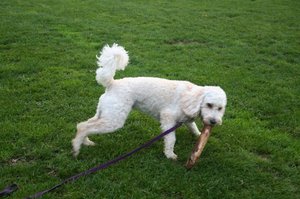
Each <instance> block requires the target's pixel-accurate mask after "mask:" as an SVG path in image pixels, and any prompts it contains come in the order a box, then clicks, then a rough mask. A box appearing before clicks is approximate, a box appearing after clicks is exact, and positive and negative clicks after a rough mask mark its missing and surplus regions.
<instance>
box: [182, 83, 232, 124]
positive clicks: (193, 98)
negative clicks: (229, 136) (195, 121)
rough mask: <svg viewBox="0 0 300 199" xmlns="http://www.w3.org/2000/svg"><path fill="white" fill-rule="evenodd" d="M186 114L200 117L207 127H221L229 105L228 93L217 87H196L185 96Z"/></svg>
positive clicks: (184, 106)
mask: <svg viewBox="0 0 300 199" xmlns="http://www.w3.org/2000/svg"><path fill="white" fill-rule="evenodd" d="M182 102H183V111H184V113H185V114H186V115H187V116H189V117H191V118H195V117H197V116H198V115H199V116H200V117H201V118H202V120H203V122H204V124H206V125H212V126H214V125H221V124H222V118H223V115H224V113H225V108H226V104H227V97H226V93H225V92H224V90H223V89H221V88H220V87H217V86H205V87H194V88H192V89H190V90H189V91H188V92H187V93H186V94H185V95H184V96H183V101H182Z"/></svg>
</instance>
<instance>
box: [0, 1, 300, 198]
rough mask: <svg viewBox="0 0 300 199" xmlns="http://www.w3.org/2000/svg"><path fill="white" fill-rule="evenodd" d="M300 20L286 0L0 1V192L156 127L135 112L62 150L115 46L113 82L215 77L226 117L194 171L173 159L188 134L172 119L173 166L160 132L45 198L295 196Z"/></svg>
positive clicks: (299, 193)
mask: <svg viewBox="0 0 300 199" xmlns="http://www.w3.org/2000/svg"><path fill="white" fill-rule="evenodd" d="M299 21H300V3H299V1H292V0H287V1H283V0H282V1H280V0H273V1H271V0H265V1H262V0H256V1H255V0H252V1H250V0H249V1H239V0H227V1H214V0H213V1H211V0H204V1H179V0H178V1H176V0H175V1H162V0H156V1H121V0H120V1H117V0H106V1H96V0H86V1H79V0H65V1H53V0H39V1H38V0H31V1H21V0H2V1H1V2H0V27H1V28H0V107H1V108H0V176H1V177H0V190H1V189H2V188H4V187H5V186H6V185H8V184H10V183H13V182H16V183H17V184H18V185H19V187H20V189H19V190H18V191H17V192H16V193H14V194H13V195H12V196H11V197H10V198H24V197H25V196H28V195H31V194H33V193H35V192H38V191H41V190H43V189H46V188H49V187H51V186H53V185H55V184H56V183H58V182H60V181H61V180H63V179H65V178H68V177H69V176H71V175H73V174H75V173H77V172H81V171H83V170H86V169H88V168H90V167H93V166H95V165H97V164H99V163H103V162H106V161H108V160H110V159H112V158H114V157H116V156H118V155H120V154H123V153H125V152H127V151H130V150H131V149H133V148H135V147H137V146H139V145H140V144H141V143H143V142H145V141H146V140H148V139H150V138H151V137H153V136H155V135H157V134H158V133H159V132H160V129H159V123H158V122H157V121H155V120H153V119H152V118H150V117H148V116H147V115H144V114H142V113H139V112H137V111H133V112H132V113H131V114H130V116H129V118H128V120H127V123H126V125H125V127H124V128H123V129H121V130H119V131H118V132H117V133H115V134H109V135H105V136H93V137H92V138H91V139H92V140H93V141H95V142H96V143H97V146H95V147H83V148H82V150H81V154H80V155H79V157H78V159H74V158H73V157H72V155H71V143H70V141H71V139H72V138H73V137H74V135H75V126H76V123H77V122H79V121H83V120H86V119H87V118H89V117H91V116H93V114H94V112H95V108H96V103H97V101H98V97H99V96H100V95H101V93H103V92H104V89H103V88H102V87H100V86H99V85H97V83H96V81H95V79H94V76H95V69H96V63H95V62H96V58H95V55H96V54H97V53H98V52H99V50H100V49H101V47H102V46H103V45H104V44H106V43H108V44H112V43H114V42H116V43H119V44H120V45H123V46H125V48H126V49H127V50H128V51H129V54H130V59H131V60H130V67H128V68H127V69H126V71H123V72H119V73H118V74H117V78H122V77H127V76H156V77H162V78H169V79H180V80H189V81H191V82H194V83H196V84H199V85H220V86H221V87H222V88H223V89H224V90H225V91H226V92H227V95H228V107H227V112H226V114H225V117H224V124H223V125H222V126H220V127H217V128H215V129H214V130H213V135H212V136H211V138H210V140H209V142H208V144H207V147H206V148H205V151H204V153H203V155H202V157H201V160H200V161H199V162H198V164H197V165H196V166H195V167H194V169H193V170H191V171H186V170H185V168H184V167H183V165H184V163H185V161H186V159H187V158H188V156H189V154H190V152H191V149H192V148H193V144H194V143H195V140H196V139H195V138H194V137H193V136H192V135H191V134H189V133H186V132H187V129H186V128H185V127H182V128H180V129H179V130H178V131H177V137H178V141H177V144H176V153H177V154H178V155H179V160H178V161H177V162H173V161H170V160H168V159H166V158H165V157H164V155H163V154H162V148H163V146H162V142H158V143H156V144H154V145H153V146H152V147H151V148H148V149H146V150H144V151H142V152H140V153H138V154H136V155H134V156H133V157H131V158H129V159H128V160H126V161H123V162H121V163H119V164H117V165H115V166H113V167H110V168H108V169H106V170H104V171H101V172H99V173H96V174H94V175H91V176H89V177H85V178H82V179H79V180H78V181H76V182H74V183H71V184H68V185H66V186H64V187H62V188H60V189H58V190H57V191H54V192H53V193H50V194H47V195H46V196H45V197H44V198H72V199H73V198H172V199H173V198H204V199H207V198H262V199H266V198H272V199H275V198H280V199H282V198H291V199H293V198H300V168H299V167H300V166H299V165H300V141H299V139H300V125H299V124H300V78H299V77H300V64H299V63H300V45H299V44H300V34H299V28H300V26H299ZM198 124H200V121H198Z"/></svg>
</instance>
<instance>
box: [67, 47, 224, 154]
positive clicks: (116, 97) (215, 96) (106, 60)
mask: <svg viewBox="0 0 300 199" xmlns="http://www.w3.org/2000/svg"><path fill="white" fill-rule="evenodd" d="M97 59H98V61H97V64H98V66H99V68H98V69H97V71H96V80H97V82H98V83H99V84H102V85H103V86H104V87H105V88H106V90H105V93H104V94H103V95H102V96H101V97H100V99H99V103H98V106H97V111H96V115H95V116H94V117H93V118H91V119H89V120H87V121H85V122H81V123H79V124H78V125H77V134H76V137H75V138H74V139H73V140H72V144H73V152H74V155H75V156H77V155H78V154H79V150H80V147H81V144H84V145H94V142H92V141H90V140H89V138H88V136H89V135H92V134H104V133H111V132H114V131H116V130H117V129H119V128H121V127H123V125H124V123H125V120H126V118H127V116H128V114H129V112H130V111H131V109H132V108H133V107H134V108H138V109H140V110H141V111H143V112H146V113H148V114H150V115H152V116H153V117H155V118H157V119H158V120H159V121H160V124H161V128H162V130H163V131H165V130H167V129H169V128H171V127H173V126H174V125H175V124H176V123H178V122H183V123H185V124H186V125H187V127H188V128H189V129H190V130H191V132H192V133H194V134H195V135H200V132H199V130H198V128H197V126H196V124H195V122H194V119H195V118H196V117H197V116H200V117H201V118H202V120H203V122H204V124H207V125H218V124H221V123H222V117H223V115H224V112H225V106H226V101H227V100H226V94H225V92H224V91H223V90H222V89H221V88H220V87H216V86H197V85H195V84H193V83H191V82H188V81H174V80H167V79H160V78H152V77H137V78H123V79H118V80H115V79H114V75H115V72H116V70H124V69H125V67H126V66H127V64H128V60H129V57H128V54H127V52H126V51H125V49H124V48H123V47H121V46H118V45H117V44H113V45H112V46H111V47H109V46H108V45H106V46H104V48H103V49H102V52H101V54H100V57H97ZM175 141H176V138H175V132H172V133H170V134H168V135H167V136H165V137H164V154H165V155H166V157H167V158H171V159H176V158H177V155H176V154H175V153H174V145H175Z"/></svg>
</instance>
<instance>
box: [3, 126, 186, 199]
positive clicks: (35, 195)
mask: <svg viewBox="0 0 300 199" xmlns="http://www.w3.org/2000/svg"><path fill="white" fill-rule="evenodd" d="M181 125H182V123H178V124H176V125H175V126H174V127H172V128H170V129H168V130H166V131H165V132H163V133H161V134H159V135H158V136H156V137H154V138H152V139H151V140H149V141H148V142H146V143H145V144H143V145H141V146H140V147H138V148H136V149H134V150H132V151H130V152H128V153H126V154H124V155H121V156H119V157H117V158H115V159H113V160H110V161H108V162H106V163H104V164H100V165H98V166H96V167H94V168H91V169H89V170H86V171H84V172H81V173H79V174H76V175H74V176H71V177H69V178H67V179H65V180H63V181H61V182H60V183H59V184H57V185H55V186H53V187H51V188H50V189H47V190H44V191H41V192H38V193H35V194H34V195H31V196H29V197H26V199H32V198H39V197H41V196H43V195H44V194H46V193H48V192H50V191H53V190H55V189H57V188H59V187H61V186H62V185H64V184H67V183H69V182H73V181H75V180H77V179H78V178H80V177H83V176H87V175H89V174H91V173H95V172H96V171H99V170H102V169H105V168H107V167H109V166H110V165H112V164H115V163H117V162H119V161H121V160H124V159H126V158H127V157H129V156H131V155H133V154H134V153H136V152H138V151H140V150H142V149H144V148H146V147H149V146H150V145H151V144H153V143H154V142H156V141H158V140H159V139H161V138H162V137H164V136H165V135H167V134H169V133H171V132H172V131H174V130H175V129H177V128H178V127H180V126H181ZM1 193H2V192H1Z"/></svg>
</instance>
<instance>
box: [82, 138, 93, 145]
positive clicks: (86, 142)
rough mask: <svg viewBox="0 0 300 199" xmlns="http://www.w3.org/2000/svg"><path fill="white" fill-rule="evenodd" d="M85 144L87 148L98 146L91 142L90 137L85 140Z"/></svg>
mask: <svg viewBox="0 0 300 199" xmlns="http://www.w3.org/2000/svg"><path fill="white" fill-rule="evenodd" d="M83 144H84V145H85V146H95V145H96V144H95V142H93V141H91V140H90V139H89V138H88V137H86V138H85V139H84V141H83Z"/></svg>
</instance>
